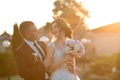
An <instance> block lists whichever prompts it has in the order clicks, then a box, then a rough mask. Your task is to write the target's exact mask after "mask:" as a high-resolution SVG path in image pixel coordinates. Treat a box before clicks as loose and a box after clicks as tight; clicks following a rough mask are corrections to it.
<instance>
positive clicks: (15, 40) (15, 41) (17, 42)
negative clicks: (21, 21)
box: [12, 23, 23, 52]
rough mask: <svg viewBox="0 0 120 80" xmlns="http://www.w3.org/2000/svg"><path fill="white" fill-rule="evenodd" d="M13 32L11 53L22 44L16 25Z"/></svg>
mask: <svg viewBox="0 0 120 80" xmlns="http://www.w3.org/2000/svg"><path fill="white" fill-rule="evenodd" d="M13 27H14V32H13V36H12V51H13V52H14V51H15V50H16V48H17V47H18V46H19V45H20V44H21V43H22V41H23V37H22V36H21V34H20V31H19V29H18V25H17V23H15V24H14V26H13Z"/></svg>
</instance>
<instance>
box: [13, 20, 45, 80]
mask: <svg viewBox="0 0 120 80" xmlns="http://www.w3.org/2000/svg"><path fill="white" fill-rule="evenodd" d="M19 30H20V32H21V34H22V36H23V38H24V41H23V43H22V44H21V45H20V46H19V47H18V48H17V49H16V51H15V54H14V56H15V60H16V64H17V68H18V72H19V75H20V76H21V77H22V78H24V80H46V68H45V65H44V58H45V53H46V45H45V43H43V42H40V41H38V44H37V45H38V46H40V48H41V49H42V50H38V48H36V46H34V42H35V41H36V40H38V38H39V34H38V30H37V29H36V26H35V25H34V23H33V22H32V21H24V22H22V23H21V24H20V26H19ZM42 54H44V56H42Z"/></svg>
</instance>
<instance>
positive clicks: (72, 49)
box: [64, 39, 85, 57]
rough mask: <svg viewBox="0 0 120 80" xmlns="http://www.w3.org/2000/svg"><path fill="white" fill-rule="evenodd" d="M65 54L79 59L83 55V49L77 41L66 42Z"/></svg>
mask: <svg viewBox="0 0 120 80" xmlns="http://www.w3.org/2000/svg"><path fill="white" fill-rule="evenodd" d="M64 52H65V53H70V54H73V55H74V56H75V57H81V56H83V55H84V54H85V47H84V45H83V44H82V43H81V42H80V41H79V40H73V39H71V40H67V41H66V42H65V48H64Z"/></svg>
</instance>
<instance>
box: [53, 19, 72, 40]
mask: <svg viewBox="0 0 120 80" xmlns="http://www.w3.org/2000/svg"><path fill="white" fill-rule="evenodd" d="M54 23H56V24H57V26H58V27H59V28H60V29H61V31H64V32H65V36H66V37H68V38H70V39H71V38H72V37H73V36H72V35H73V31H72V29H71V27H70V26H69V24H68V22H67V21H66V20H65V19H64V18H57V19H55V20H54V21H53V22H52V24H54Z"/></svg>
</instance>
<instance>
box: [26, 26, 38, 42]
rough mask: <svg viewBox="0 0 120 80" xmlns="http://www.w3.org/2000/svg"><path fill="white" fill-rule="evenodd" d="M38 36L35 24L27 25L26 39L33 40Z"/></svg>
mask: <svg viewBox="0 0 120 80" xmlns="http://www.w3.org/2000/svg"><path fill="white" fill-rule="evenodd" d="M38 38H39V33H38V30H37V28H36V26H35V25H31V26H28V29H27V31H26V39H28V40H30V41H35V40H37V39H38Z"/></svg>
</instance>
